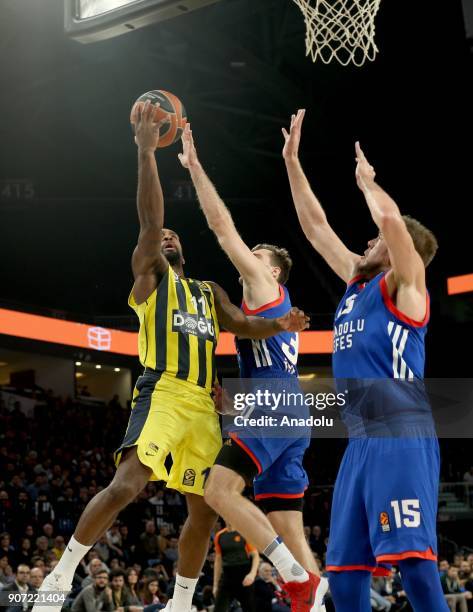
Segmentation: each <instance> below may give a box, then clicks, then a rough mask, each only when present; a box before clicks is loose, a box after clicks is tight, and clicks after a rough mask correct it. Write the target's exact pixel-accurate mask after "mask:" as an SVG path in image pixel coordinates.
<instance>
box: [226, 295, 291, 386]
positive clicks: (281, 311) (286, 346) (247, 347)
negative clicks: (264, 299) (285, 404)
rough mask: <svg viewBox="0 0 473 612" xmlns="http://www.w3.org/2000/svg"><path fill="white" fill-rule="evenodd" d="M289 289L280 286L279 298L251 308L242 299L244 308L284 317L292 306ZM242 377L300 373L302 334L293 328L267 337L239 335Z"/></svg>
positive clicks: (248, 312) (238, 343)
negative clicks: (299, 355)
mask: <svg viewBox="0 0 473 612" xmlns="http://www.w3.org/2000/svg"><path fill="white" fill-rule="evenodd" d="M291 307H292V306H291V299H290V297H289V292H288V290H287V288H286V287H284V286H283V285H280V286H279V298H278V299H276V300H274V302H270V303H269V304H265V305H264V306H261V308H257V309H255V310H251V309H250V308H248V307H247V306H246V304H245V303H244V302H243V303H242V306H241V308H242V310H243V312H244V313H245V314H247V315H251V316H258V317H265V318H267V319H274V318H276V317H282V316H283V315H285V314H286V313H287V312H289V310H291ZM235 343H236V348H237V353H238V363H239V366H240V376H241V378H254V377H260V378H261V377H263V378H264V377H266V378H275V377H283V376H297V357H298V353H299V335H298V334H297V333H293V332H282V333H280V334H277V335H276V336H272V337H271V338H267V339H266V340H249V339H246V338H245V339H241V338H236V339H235Z"/></svg>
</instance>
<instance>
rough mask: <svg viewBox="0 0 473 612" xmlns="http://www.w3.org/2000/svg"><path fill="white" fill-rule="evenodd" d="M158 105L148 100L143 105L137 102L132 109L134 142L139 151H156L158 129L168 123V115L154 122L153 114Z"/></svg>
mask: <svg viewBox="0 0 473 612" xmlns="http://www.w3.org/2000/svg"><path fill="white" fill-rule="evenodd" d="M157 108H159V103H157V104H151V102H150V101H149V100H146V102H145V103H144V104H143V103H142V102H138V103H137V104H136V106H135V108H134V109H133V119H134V125H135V142H136V144H137V145H138V148H139V149H140V151H152V152H154V151H156V149H157V147H158V143H159V129H160V128H161V126H162V125H164V124H165V123H168V122H169V115H166V117H164V118H163V119H161V120H160V121H158V122H156V121H155V120H154V113H155V111H156V109H157Z"/></svg>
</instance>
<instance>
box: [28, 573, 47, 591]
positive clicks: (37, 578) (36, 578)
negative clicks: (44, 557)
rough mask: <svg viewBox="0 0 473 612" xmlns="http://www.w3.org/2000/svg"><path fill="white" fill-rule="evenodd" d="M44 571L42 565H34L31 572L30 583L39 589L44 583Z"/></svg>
mask: <svg viewBox="0 0 473 612" xmlns="http://www.w3.org/2000/svg"><path fill="white" fill-rule="evenodd" d="M43 580H44V572H43V570H42V569H41V568H40V567H33V569H32V570H31V572H30V585H31V586H32V587H33V588H34V589H36V590H38V589H39V588H40V586H41V585H42V584H43Z"/></svg>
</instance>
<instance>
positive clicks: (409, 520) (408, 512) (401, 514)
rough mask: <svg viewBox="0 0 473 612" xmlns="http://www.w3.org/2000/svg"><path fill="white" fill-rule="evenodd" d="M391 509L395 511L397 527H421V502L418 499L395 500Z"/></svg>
mask: <svg viewBox="0 0 473 612" xmlns="http://www.w3.org/2000/svg"><path fill="white" fill-rule="evenodd" d="M391 508H392V509H393V511H394V522H395V523H396V527H397V528H398V529H400V528H401V527H420V502H419V500H418V499H402V500H397V499H396V500H393V501H392V502H391Z"/></svg>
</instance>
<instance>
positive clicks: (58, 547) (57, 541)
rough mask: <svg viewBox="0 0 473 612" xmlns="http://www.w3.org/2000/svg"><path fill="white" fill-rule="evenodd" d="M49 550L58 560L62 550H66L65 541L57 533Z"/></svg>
mask: <svg viewBox="0 0 473 612" xmlns="http://www.w3.org/2000/svg"><path fill="white" fill-rule="evenodd" d="M51 550H52V552H53V553H54V556H55V557H56V559H57V560H58V561H59V559H60V558H61V557H62V554H63V552H64V551H65V550H66V543H65V541H64V538H63V537H62V536H61V535H58V536H56V537H55V538H54V546H53V548H52V549H51Z"/></svg>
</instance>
